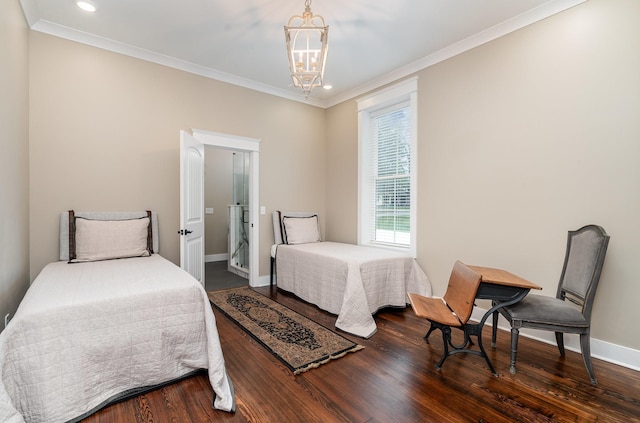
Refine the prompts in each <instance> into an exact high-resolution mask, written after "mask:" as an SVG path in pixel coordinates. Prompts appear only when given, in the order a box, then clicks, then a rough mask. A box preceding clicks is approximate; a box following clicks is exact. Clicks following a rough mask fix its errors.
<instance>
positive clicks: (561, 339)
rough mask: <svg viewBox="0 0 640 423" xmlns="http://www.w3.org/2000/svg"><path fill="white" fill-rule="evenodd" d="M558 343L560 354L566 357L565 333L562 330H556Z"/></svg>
mask: <svg viewBox="0 0 640 423" xmlns="http://www.w3.org/2000/svg"><path fill="white" fill-rule="evenodd" d="M556 344H558V350H560V355H561V356H563V357H564V334H563V333H562V332H556Z"/></svg>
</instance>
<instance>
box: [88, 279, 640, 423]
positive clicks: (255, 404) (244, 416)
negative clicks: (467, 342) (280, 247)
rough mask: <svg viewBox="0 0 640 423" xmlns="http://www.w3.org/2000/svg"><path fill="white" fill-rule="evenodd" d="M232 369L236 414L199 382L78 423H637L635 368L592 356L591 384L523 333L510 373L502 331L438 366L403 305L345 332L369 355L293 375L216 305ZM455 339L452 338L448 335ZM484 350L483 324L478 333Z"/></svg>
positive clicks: (304, 310) (578, 364)
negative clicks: (365, 332)
mask: <svg viewBox="0 0 640 423" xmlns="http://www.w3.org/2000/svg"><path fill="white" fill-rule="evenodd" d="M257 291H259V292H261V293H263V294H266V295H268V296H271V297H272V298H274V299H276V300H277V301H278V302H280V303H282V304H284V305H286V306H288V307H289V308H291V309H293V310H295V311H297V312H299V313H301V314H303V315H305V316H307V317H309V318H311V319H312V320H315V321H316V322H319V323H321V324H323V325H325V326H326V327H329V328H333V324H334V322H335V316H332V315H330V314H328V313H325V312H323V311H321V310H319V309H318V308H317V307H315V306H312V305H309V304H306V303H304V302H302V301H300V300H298V299H297V298H295V297H294V296H292V295H290V294H287V293H283V292H281V291H276V290H275V289H274V290H272V289H270V288H269V287H264V288H258V289H257ZM215 315H216V319H217V324H218V331H219V333H220V340H221V343H222V348H223V351H224V355H225V360H226V363H227V370H228V372H229V375H230V377H231V378H232V380H233V384H234V386H235V391H236V401H237V411H236V412H235V413H233V414H231V413H226V412H221V411H217V410H214V409H212V407H211V401H212V390H211V387H210V386H209V385H208V381H207V377H206V375H201V376H195V377H191V378H188V379H186V380H183V381H181V382H178V383H174V384H172V385H169V386H166V387H163V388H160V389H157V390H155V391H152V392H149V393H146V394H144V395H140V396H138V397H135V398H132V399H129V400H127V401H124V402H121V403H118V404H115V405H112V406H109V407H107V408H105V409H103V410H101V411H99V412H98V413H96V414H94V415H92V416H90V417H89V418H87V419H85V420H84V422H91V423H98V422H100V423H103V422H152V421H153V422H204V421H221V422H323V423H327V422H370V423H377V422H385V423H386V422H485V423H486V422H596V421H597V422H620V423H622V422H624V423H628V422H640V372H636V371H633V370H629V369H626V368H624V367H620V366H617V365H614V364H610V363H607V362H604V361H601V360H597V359H594V369H595V372H596V377H597V378H598V383H599V384H598V385H597V386H592V385H591V383H590V381H589V377H588V376H587V372H586V370H585V368H584V364H583V362H582V358H581V356H580V355H579V354H577V353H574V352H571V351H567V355H566V357H565V358H564V359H563V358H561V357H560V356H559V354H558V351H557V348H556V347H555V346H553V345H547V344H544V343H541V342H537V341H533V340H530V339H527V338H523V337H521V339H520V344H519V355H518V373H517V374H516V375H511V374H510V373H509V334H508V333H507V332H504V331H500V332H499V333H498V346H497V348H496V349H494V350H492V349H491V348H490V347H489V348H488V353H489V356H490V358H491V360H492V361H493V363H494V365H495V367H496V370H497V371H498V373H499V376H498V377H494V376H492V375H491V373H490V372H489V370H488V368H487V367H486V363H485V362H484V360H483V359H482V358H481V357H478V356H475V355H470V354H457V355H454V356H451V357H449V358H448V359H447V361H446V363H445V364H444V366H443V368H442V370H441V371H437V370H435V368H434V365H435V363H436V362H437V360H438V359H439V358H440V354H441V353H442V338H441V336H440V332H438V331H436V332H435V333H434V334H433V335H432V337H431V339H430V340H431V343H430V344H427V343H426V342H425V340H424V339H423V336H424V335H425V333H426V331H427V329H428V323H427V322H426V321H424V320H423V319H418V318H416V317H415V315H414V314H413V312H412V311H411V309H410V308H407V309H402V310H400V309H388V310H384V311H381V312H379V313H378V314H377V315H376V322H377V324H378V332H377V333H376V334H375V335H374V336H373V337H372V338H370V339H361V338H358V337H355V336H350V335H348V334H344V333H343V335H345V336H346V337H347V338H350V339H352V340H353V341H355V342H358V343H360V344H362V345H364V346H365V347H366V348H365V349H364V350H361V351H358V352H356V353H352V354H348V355H347V356H345V357H343V358H341V359H338V360H334V361H332V362H330V363H328V364H326V365H323V366H321V367H319V368H317V369H314V370H311V371H309V372H306V373H303V374H301V375H298V376H293V374H292V373H291V372H290V371H289V370H288V369H287V368H286V367H285V366H284V365H282V364H281V363H280V362H279V361H278V360H277V359H276V358H275V357H273V356H272V355H271V354H270V353H269V352H268V351H267V350H266V349H265V348H263V347H262V346H261V345H259V344H258V343H257V342H256V341H254V340H253V339H252V338H251V337H250V336H248V335H247V334H246V333H245V332H244V331H243V330H242V329H240V328H239V327H238V326H237V325H235V324H234V323H233V322H232V321H230V320H229V319H227V318H226V317H225V316H224V315H222V314H221V313H219V312H218V311H217V310H215ZM455 332H457V331H454V335H456V334H455ZM484 339H485V344H486V345H487V346H489V345H490V341H489V340H490V328H488V327H487V328H485V334H484Z"/></svg>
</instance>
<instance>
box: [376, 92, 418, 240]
mask: <svg viewBox="0 0 640 423" xmlns="http://www.w3.org/2000/svg"><path fill="white" fill-rule="evenodd" d="M370 123H371V129H370V131H371V132H370V134H371V136H372V140H371V141H372V144H371V148H370V149H369V157H368V159H367V162H368V163H369V175H370V178H371V180H370V181H369V183H368V189H369V190H370V193H369V194H368V195H367V198H368V199H369V201H370V204H368V207H367V209H368V210H369V212H370V216H369V219H368V221H369V225H368V226H369V228H368V238H369V242H372V243H382V244H395V245H400V246H409V245H410V243H411V235H410V234H411V226H410V205H411V204H410V199H411V185H410V180H411V179H410V175H411V121H410V109H409V103H408V102H403V103H400V104H396V105H393V106H389V107H386V108H384V109H381V110H376V111H375V112H372V113H371V114H370Z"/></svg>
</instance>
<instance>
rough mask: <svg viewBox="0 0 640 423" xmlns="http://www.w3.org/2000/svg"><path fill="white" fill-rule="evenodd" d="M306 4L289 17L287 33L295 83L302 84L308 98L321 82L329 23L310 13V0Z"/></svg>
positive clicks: (299, 85)
mask: <svg viewBox="0 0 640 423" xmlns="http://www.w3.org/2000/svg"><path fill="white" fill-rule="evenodd" d="M304 6H305V7H304V13H303V14H302V16H299V15H295V16H292V17H291V18H290V19H289V22H288V23H287V25H286V26H285V27H284V35H285V40H286V42H287V53H288V54H289V71H290V72H291V79H293V85H294V86H296V87H299V88H302V92H303V93H304V96H305V98H307V97H309V94H310V93H311V90H312V89H313V88H315V87H320V86H322V77H323V75H324V65H325V61H326V59H327V37H328V36H329V26H327V25H325V23H324V18H323V17H322V16H320V15H314V14H313V13H311V0H305V2H304Z"/></svg>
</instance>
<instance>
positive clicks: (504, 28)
mask: <svg viewBox="0 0 640 423" xmlns="http://www.w3.org/2000/svg"><path fill="white" fill-rule="evenodd" d="M586 1H587V0H550V1H548V2H546V3H544V4H542V5H541V6H538V7H536V8H534V9H531V10H529V11H527V12H525V13H522V14H520V15H518V16H516V17H513V18H511V19H509V20H507V21H504V22H502V23H499V24H497V25H495V26H493V27H491V28H488V29H486V30H484V31H482V32H479V33H477V34H475V35H472V36H471V37H468V38H466V39H464V40H462V41H459V42H457V43H455V44H453V45H451V46H449V47H446V48H443V49H442V50H439V51H437V52H435V53H433V54H430V55H429V56H426V57H424V58H422V59H419V60H417V61H415V62H413V63H410V64H408V65H406V66H402V67H400V68H398V69H396V70H394V71H392V72H390V73H388V74H386V75H383V76H380V77H378V78H376V79H373V80H372V81H369V82H367V83H366V84H363V85H360V86H358V87H356V88H354V89H351V90H348V91H344V92H342V93H339V94H336V95H334V96H331V97H327V98H324V99H315V98H313V97H310V98H307V99H305V98H304V97H303V96H302V95H301V94H299V93H294V92H291V91H288V90H284V89H281V88H276V87H273V86H271V85H267V84H262V83H260V82H256V81H253V80H249V79H246V78H241V77H238V76H235V75H231V74H228V73H225V72H222V71H219V70H216V69H212V68H207V67H205V66H201V65H197V64H194V63H190V62H187V61H184V60H180V59H176V58H173V57H169V56H166V55H163V54H159V53H156V52H153V51H150V50H145V49H142V48H138V47H134V46H131V45H128V44H124V43H120V42H117V41H114V40H111V39H107V38H103V37H99V36H96V35H93V34H89V33H86V32H82V31H78V30H75V29H73V28H69V27H67V26H64V25H59V24H56V23H53V22H50V21H46V20H42V19H40V13H39V11H38V7H37V4H36V2H35V0H20V4H21V5H22V10H23V12H24V15H25V18H26V20H27V23H28V24H29V27H30V28H31V29H32V30H34V31H38V32H42V33H45V34H49V35H53V36H57V37H60V38H64V39H67V40H71V41H76V42H79V43H82V44H86V45H90V46H93V47H97V48H100V49H103V50H108V51H111V52H114V53H119V54H123V55H126V56H130V57H135V58H138V59H141V60H145V61H148V62H152V63H157V64H160V65H163V66H167V67H170V68H174V69H178V70H182V71H184V72H188V73H192V74H195V75H199V76H203V77H205V78H210V79H214V80H217V81H221V82H226V83H229V84H232V85H236V86H240V87H243V88H248V89H250V90H254V91H258V92H262V93H265V94H269V95H273V96H277V97H282V98H285V99H288V100H293V101H298V102H300V103H304V104H308V105H311V106H315V107H320V108H323V109H327V108H329V107H332V106H335V105H336V104H339V103H342V102H344V101H347V100H350V99H353V98H355V97H359V96H361V95H363V94H365V93H367V92H369V91H372V90H375V89H377V88H380V87H381V86H384V85H386V84H389V83H392V82H394V81H397V80H399V79H402V78H405V77H407V76H409V75H412V74H414V73H416V72H419V71H421V70H423V69H426V68H428V67H430V66H433V65H435V64H437V63H440V62H442V61H444V60H447V59H449V58H451V57H453V56H456V55H458V54H461V53H464V52H465V51H468V50H471V49H473V48H475V47H478V46H480V45H482V44H485V43H487V42H489V41H492V40H495V39H497V38H500V37H502V36H504V35H507V34H509V33H511V32H514V31H517V30H519V29H521V28H524V27H525V26H528V25H531V24H533V23H535V22H538V21H541V20H543V19H546V18H548V17H550V16H552V15H555V14H557V13H560V12H563V11H565V10H567V9H570V8H572V7H574V6H577V5H579V4H581V3H584V2H586Z"/></svg>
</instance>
